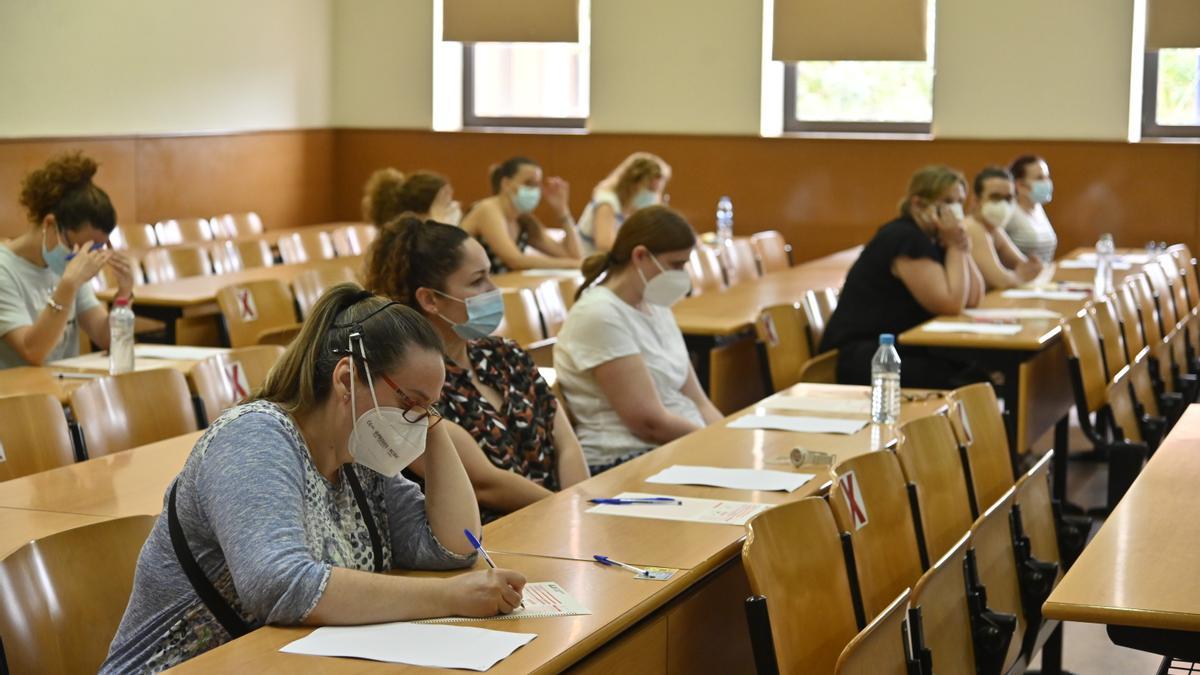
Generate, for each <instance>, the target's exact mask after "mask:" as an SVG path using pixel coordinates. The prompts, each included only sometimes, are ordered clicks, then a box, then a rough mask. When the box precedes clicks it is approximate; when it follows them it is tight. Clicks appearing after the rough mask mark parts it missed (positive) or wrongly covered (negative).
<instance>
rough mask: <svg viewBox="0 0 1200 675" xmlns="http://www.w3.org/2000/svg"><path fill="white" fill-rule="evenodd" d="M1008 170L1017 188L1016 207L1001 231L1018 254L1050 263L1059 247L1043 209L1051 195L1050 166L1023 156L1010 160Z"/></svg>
mask: <svg viewBox="0 0 1200 675" xmlns="http://www.w3.org/2000/svg"><path fill="white" fill-rule="evenodd" d="M1008 170H1009V172H1010V173H1012V177H1013V181H1014V182H1015V185H1016V188H1017V208H1015V209H1013V214H1012V217H1011V218H1009V220H1008V223H1007V224H1006V225H1005V226H1004V230H1005V231H1006V232H1008V236H1009V238H1010V239H1012V242H1013V243H1014V244H1016V246H1017V248H1018V249H1020V250H1021V253H1024V254H1025V255H1026V256H1029V257H1030V258H1037V259H1038V260H1040V261H1042V262H1043V263H1049V262H1051V261H1052V260H1054V250H1055V249H1056V248H1058V235H1056V234H1055V233H1054V226H1053V225H1051V224H1050V219H1049V218H1048V217H1046V210H1045V209H1044V208H1042V205H1043V204H1049V203H1050V199H1051V198H1052V197H1053V196H1054V182H1053V181H1051V180H1050V167H1049V166H1048V165H1047V164H1046V160H1044V159H1042V158H1041V157H1038V156H1037V155H1022V156H1020V157H1018V158H1016V159H1015V160H1013V163H1012V166H1011V167H1009V169H1008Z"/></svg>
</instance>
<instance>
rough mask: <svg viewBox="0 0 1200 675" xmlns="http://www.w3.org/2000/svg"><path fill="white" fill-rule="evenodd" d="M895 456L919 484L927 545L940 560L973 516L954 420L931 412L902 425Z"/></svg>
mask: <svg viewBox="0 0 1200 675" xmlns="http://www.w3.org/2000/svg"><path fill="white" fill-rule="evenodd" d="M896 456H897V457H898V458H899V459H900V466H901V468H903V469H904V475H905V477H906V478H908V480H909V481H910V482H911V483H913V484H914V485H915V486H916V488H917V504H918V505H919V507H920V517H921V529H922V531H923V533H924V535H925V550H926V552H927V553H928V554H929V559H930V560H936V559H938V558H940V557H942V555H944V554H945V553H946V551H949V550H950V548H951V547H952V546H954V544H955V542H957V541H958V540H959V539H960V538H961V537H962V534H963V532H966V531H967V530H968V529H970V527H971V520H972V518H973V516H972V515H971V498H970V495H969V494H968V493H967V477H966V474H965V472H964V471H963V464H962V460H961V459H960V456H959V451H958V440H957V439H956V438H955V437H954V430H953V429H951V427H950V420H949V419H947V417H946V416H945V415H928V416H926V417H920V418H917V419H915V420H912V421H911V422H908V423H907V424H905V425H904V426H902V427H900V442H899V443H898V444H897V446H896Z"/></svg>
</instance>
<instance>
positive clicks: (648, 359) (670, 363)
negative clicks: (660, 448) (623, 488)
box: [554, 286, 704, 466]
mask: <svg viewBox="0 0 1200 675" xmlns="http://www.w3.org/2000/svg"><path fill="white" fill-rule="evenodd" d="M633 354H640V355H641V356H642V359H643V360H644V361H645V363H646V368H647V369H648V370H649V371H650V378H651V379H652V380H653V381H654V389H655V391H656V392H657V393H658V398H659V400H661V401H662V404H663V406H664V407H665V408H666V409H667V410H668V411H670V412H671V413H673V414H675V415H679V416H680V417H683V418H685V419H688V420H690V421H692V422H695V423H696V424H697V425H701V426H703V425H704V417H703V416H702V415H701V414H700V409H699V408H697V407H696V404H695V403H693V402H692V400H691V399H690V398H688V397H687V396H684V394H683V385H684V383H686V382H687V378H688V374H689V373H690V372H691V371H690V367H691V364H690V362H689V361H688V352H687V346H686V345H685V344H684V342H683V333H681V332H680V330H679V326H678V324H676V323H675V316H674V315H673V314H672V313H671V310H670V309H669V308H667V307H659V306H657V305H652V304H650V303H646V306H645V311H643V310H640V309H638V308H636V307H633V306H631V305H629V303H627V302H625V301H624V300H622V299H621V298H619V297H617V295H616V294H615V293H613V292H612V291H610V290H609V289H608V288H605V287H604V286H596V287H593V288H589V289H588V290H587V291H585V292H584V294H583V297H581V298H580V299H579V301H578V302H576V303H575V305H574V306H573V307H571V311H570V313H569V314H568V315H567V321H566V323H564V324H563V327H562V331H561V332H560V333H559V334H558V342H557V344H555V345H554V367H555V370H556V372H557V373H558V382H559V386H560V387H561V388H562V392H563V395H564V396H565V397H566V399H567V404H568V405H569V406H570V408H571V412H572V413H573V414H574V415H575V418H576V420H577V423H576V425H575V433H576V434H577V435H578V436H579V443H580V445H582V446H583V453H584V456H585V457H586V458H587V462H588V464H590V465H592V466H601V465H605V464H611V463H612V462H614V461H616V460H618V459H625V458H628V457H631V456H633V455H638V454H641V453H643V452H645V451H646V450H649V449H650V448H653V447H654V445H653V444H652V443H648V442H646V441H644V440H642V439H640V438H638V437H637V436H634V435H633V433H632V432H631V431H630V430H629V428H628V427H626V426H625V424H624V423H622V422H621V418H620V417H619V416H618V415H617V411H616V410H615V409H614V408H613V406H612V404H610V403H609V401H608V398H607V397H605V395H604V392H603V391H602V390H601V389H600V385H599V384H598V383H597V382H596V378H595V375H593V373H592V369H593V368H595V367H596V366H599V365H603V364H605V363H608V362H609V361H612V360H614V359H619V358H621V357H623V356H631V355H633Z"/></svg>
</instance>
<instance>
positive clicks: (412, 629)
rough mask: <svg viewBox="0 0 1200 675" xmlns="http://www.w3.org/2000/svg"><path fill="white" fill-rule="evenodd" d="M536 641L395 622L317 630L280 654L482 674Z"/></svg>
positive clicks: (478, 630) (522, 636) (528, 637)
mask: <svg viewBox="0 0 1200 675" xmlns="http://www.w3.org/2000/svg"><path fill="white" fill-rule="evenodd" d="M535 637H537V635H534V634H533V633H507V632H504V631H498V630H486V629H483V628H467V627H464V626H426V625H421V624H415V623H403V622H398V623H380V624H375V625H371V626H328V627H325V628H318V629H316V630H314V631H313V632H311V633H309V634H308V636H307V637H303V638H300V639H299V640H296V641H295V642H292V643H289V644H286V645H284V646H283V648H281V649H280V650H279V651H281V652H285V653H288V654H308V655H311V656H346V657H350V658H356V659H370V660H372V661H384V662H386V663H407V664H410V665H414V666H428V667H430V668H463V669H467V670H478V671H480V672H482V671H485V670H487V669H489V668H491V667H492V666H494V665H496V663H497V662H499V661H500V660H501V659H503V658H505V657H507V656H508V655H509V654H512V653H513V652H514V651H516V650H517V648H519V647H521V646H523V645H526V644H528V643H529V641H530V640H532V639H534V638H535ZM314 667H316V666H315V665H314Z"/></svg>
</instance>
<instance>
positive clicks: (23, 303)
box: [0, 244, 100, 369]
mask: <svg viewBox="0 0 1200 675" xmlns="http://www.w3.org/2000/svg"><path fill="white" fill-rule="evenodd" d="M58 280H59V276H58V275H57V274H55V273H54V272H51V271H50V268H49V267H38V266H37V265H34V264H33V263H31V262H29V261H28V260H26V259H24V258H22V257H21V256H19V255H17V254H16V253H13V251H12V249H10V248H9V247H7V246H4V245H2V244H0V337H3V336H5V335H8V334H9V333H11V332H12V331H13V330H16V329H17V328H20V327H21V326H32V325H33V322H34V321H36V320H37V317H38V314H41V313H42V310H43V309H45V308H46V299H47V298H49V297H50V296H51V295H53V294H54V289H55V287H56V286H58ZM99 306H100V301H99V300H97V299H96V294H95V293H94V292H93V291H92V287H91V285H89V284H84V285H83V286H80V287H79V292H78V293H76V294H75V302H74V303H73V304H71V305H67V306H65V307H63V311H64V312H66V313H67V327H66V330H64V331H63V335H62V339H61V340H59V342H58V345H57V346H55V347H54V350H53V351H51V352H50V354H49V356H47V357H46V361H56V360H58V359H65V358H69V357H72V356H78V355H79V323H78V322H77V321H76V317H78V316H79V315H81V314H83V313H85V312H87V311H88V310H90V309H92V308H93V307H99ZM27 365H29V364H28V363H26V362H25V360H24V359H22V358H21V357H20V355H18V354H17V352H16V351H14V350H13V348H12V347H10V346H8V343H7V342H5V341H3V340H0V369H3V368H15V367H17V366H27Z"/></svg>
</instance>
